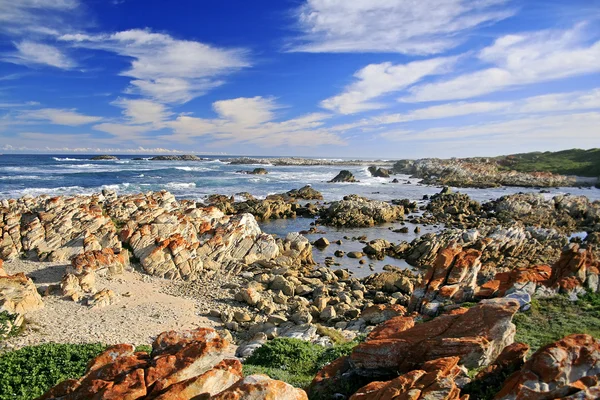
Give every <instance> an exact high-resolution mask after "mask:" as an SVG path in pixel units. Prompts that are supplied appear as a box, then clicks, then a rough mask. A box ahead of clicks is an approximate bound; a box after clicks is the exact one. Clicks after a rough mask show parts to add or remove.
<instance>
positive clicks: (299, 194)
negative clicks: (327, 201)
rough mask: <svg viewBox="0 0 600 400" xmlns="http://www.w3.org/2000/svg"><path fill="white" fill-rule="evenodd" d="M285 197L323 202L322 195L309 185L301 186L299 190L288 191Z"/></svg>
mask: <svg viewBox="0 0 600 400" xmlns="http://www.w3.org/2000/svg"><path fill="white" fill-rule="evenodd" d="M286 195H287V197H289V198H291V199H302V200H323V195H322V194H321V193H320V192H319V191H317V190H315V189H313V188H312V187H311V186H310V185H306V186H303V187H302V188H300V189H293V190H290V191H289V192H287V193H286Z"/></svg>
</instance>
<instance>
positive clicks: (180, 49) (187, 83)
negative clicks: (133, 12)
mask: <svg viewBox="0 0 600 400" xmlns="http://www.w3.org/2000/svg"><path fill="white" fill-rule="evenodd" d="M60 40H62V41H66V42H69V43H71V44H73V45H74V46H79V47H86V48H91V49H99V50H106V51H110V52H114V53H116V54H119V55H122V56H125V57H129V58H132V59H133V60H132V61H131V66H130V68H129V69H128V70H126V71H123V72H122V73H121V75H124V76H129V77H132V78H134V79H133V80H132V82H131V87H130V88H129V90H128V91H129V92H130V93H140V94H143V95H145V96H148V97H151V98H153V99H155V100H156V101H160V102H165V103H184V102H187V101H189V100H191V99H193V98H194V97H197V96H200V95H202V94H204V93H205V92H206V91H207V90H209V89H211V88H213V87H215V86H218V85H220V84H221V83H222V81H221V80H220V79H218V78H219V77H221V76H224V75H226V74H229V73H232V72H235V71H238V70H239V69H241V68H244V67H248V66H250V63H249V61H247V52H246V51H245V50H241V49H223V48H217V47H213V46H210V45H207V44H204V43H200V42H195V41H189V40H178V39H175V38H173V37H171V36H170V35H167V34H164V33H153V32H151V31H149V30H141V29H132V30H128V31H122V32H117V33H114V34H110V35H106V34H101V35H87V34H67V35H63V36H61V37H60Z"/></svg>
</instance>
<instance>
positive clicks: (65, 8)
mask: <svg viewBox="0 0 600 400" xmlns="http://www.w3.org/2000/svg"><path fill="white" fill-rule="evenodd" d="M79 6H80V3H79V1H78V0H0V31H3V32H6V33H8V34H11V35H24V34H38V35H56V34H58V30H62V29H64V28H65V26H66V25H68V24H67V22H69V21H70V20H69V19H67V17H66V14H69V13H72V12H74V11H76V10H77V9H78V8H79Z"/></svg>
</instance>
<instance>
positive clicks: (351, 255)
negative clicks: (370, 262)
mask: <svg viewBox="0 0 600 400" xmlns="http://www.w3.org/2000/svg"><path fill="white" fill-rule="evenodd" d="M347 256H348V257H349V258H362V257H364V256H365V255H364V254H363V253H361V252H360V251H350V252H348V254H347Z"/></svg>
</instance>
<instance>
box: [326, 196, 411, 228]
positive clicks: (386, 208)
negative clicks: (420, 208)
mask: <svg viewBox="0 0 600 400" xmlns="http://www.w3.org/2000/svg"><path fill="white" fill-rule="evenodd" d="M403 215H404V208H403V207H402V206H394V205H390V204H389V203H386V202H383V201H377V200H369V199H366V198H364V197H360V196H356V195H350V196H346V197H344V199H343V200H341V201H334V202H332V203H331V204H330V205H329V207H328V208H326V209H324V210H323V211H322V212H321V215H320V219H319V222H320V223H322V224H324V225H332V226H346V227H367V226H374V225H376V224H382V223H385V222H392V221H397V220H399V219H402V217H403Z"/></svg>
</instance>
